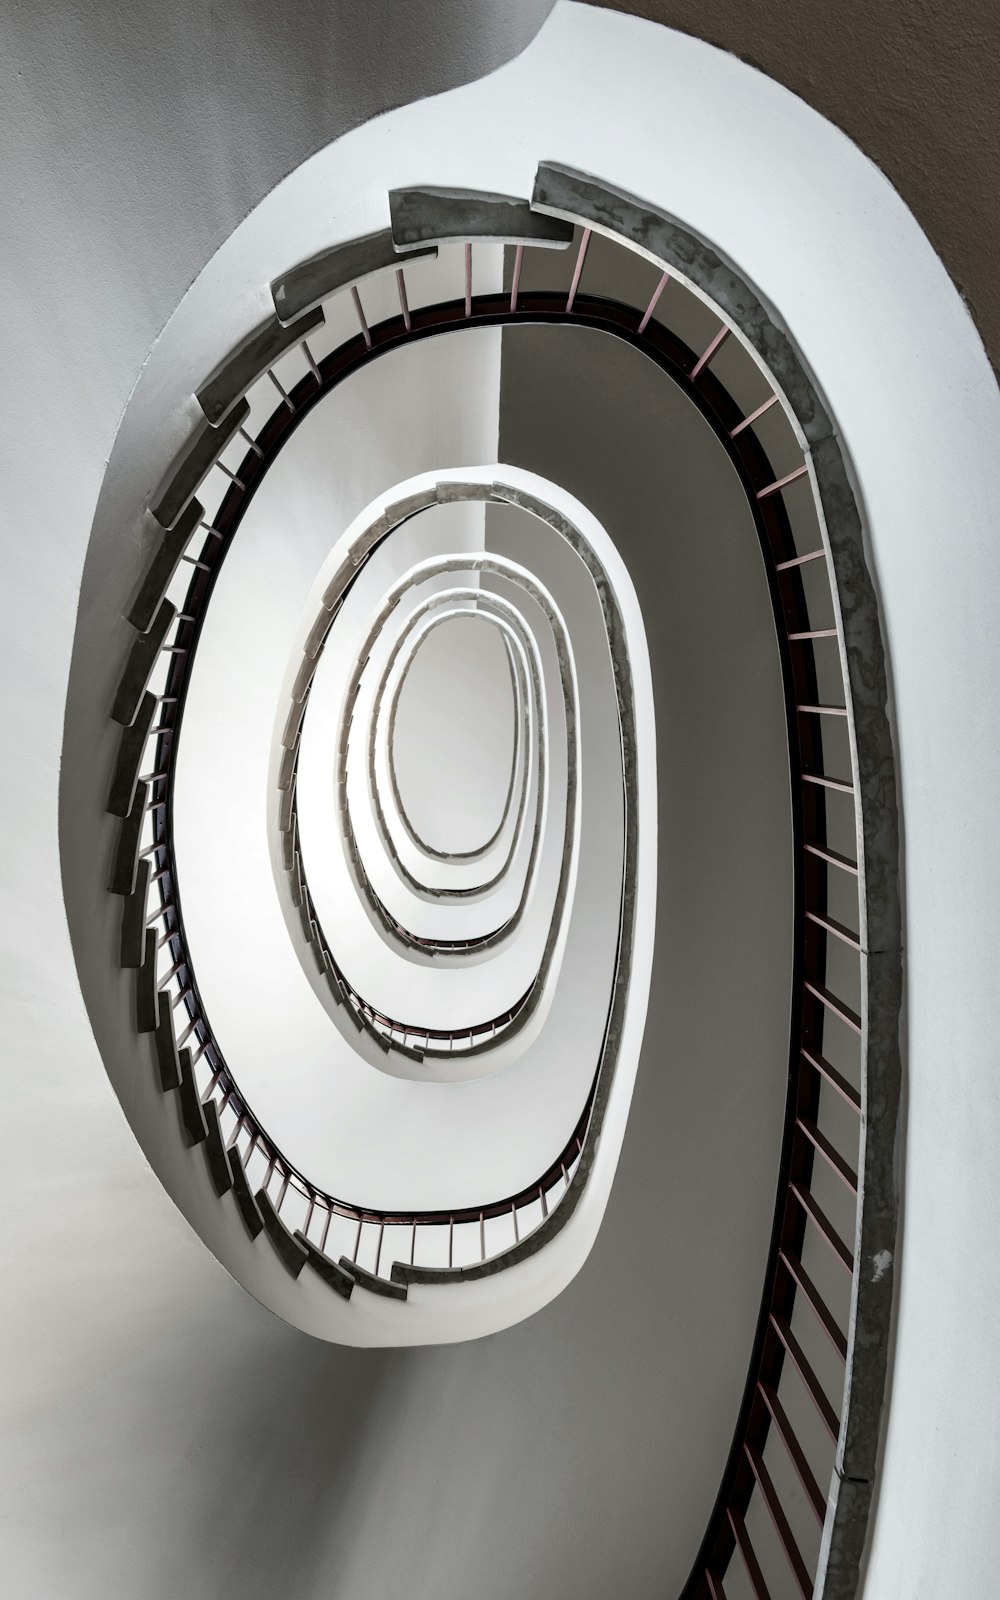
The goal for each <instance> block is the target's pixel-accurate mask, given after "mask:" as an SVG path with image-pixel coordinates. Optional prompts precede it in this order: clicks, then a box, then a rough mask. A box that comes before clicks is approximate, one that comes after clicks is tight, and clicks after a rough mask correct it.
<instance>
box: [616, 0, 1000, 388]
mask: <svg viewBox="0 0 1000 1600" xmlns="http://www.w3.org/2000/svg"><path fill="white" fill-rule="evenodd" d="M587 3H588V4H604V5H605V8H606V9H608V10H614V11H625V12H628V13H630V14H631V15H633V16H640V17H648V18H649V19H650V20H652V21H654V22H662V23H663V24H664V25H665V26H667V27H670V28H677V29H678V30H679V31H680V32H681V33H689V34H693V35H694V36H695V37H697V38H701V39H706V40H707V41H708V42H709V43H710V44H714V45H718V46H719V47H720V49H723V50H728V51H730V52H732V54H733V55H736V56H739V57H740V59H741V60H743V61H746V62H748V63H749V65H751V66H753V67H757V68H758V69H759V70H760V71H761V72H765V73H767V75H768V77H771V78H774V79H776V80H777V82H778V83H782V84H784V85H785V87H786V88H788V89H791V90H792V92H793V93H794V94H797V95H799V96H800V98H801V99H803V100H805V101H807V102H808V104H809V105H811V106H814V107H815V109H816V110H817V111H820V112H822V114H823V116H825V117H828V118H829V119H830V121H831V122H834V123H836V125H837V126H838V127H839V128H842V129H843V130H844V132H845V133H846V134H848V136H849V137H850V138H851V139H853V140H854V142H855V144H857V145H859V146H860V148H861V149H862V150H863V151H864V152H865V154H866V155H868V156H870V158H871V159H872V160H873V161H874V162H875V163H876V164H877V166H879V167H880V168H881V170H882V171H883V172H884V173H885V175H886V177H887V178H888V179H889V181H890V182H891V183H892V184H893V185H894V187H895V188H896V189H897V190H898V191H899V193H900V194H901V195H902V196H903V199H904V200H905V201H906V203H907V205H908V206H909V207H910V209H911V210H912V212H913V214H914V216H915V217H916V218H917V221H918V222H919V223H920V225H921V227H922V228H923V229H924V231H925V232H926V234H927V236H928V238H929V239H930V240H931V243H932V244H933V245H934V248H935V249H936V250H937V251H938V253H939V255H940V256H941V258H942V260H943V261H944V263H945V266H946V267H947V268H948V271H949V272H950V274H951V276H952V279H953V280H954V282H955V284H956V286H957V288H958V290H959V293H960V294H961V295H962V298H963V299H964V300H965V302H966V304H967V306H968V308H969V311H970V313H971V315H972V317H973V318H974V320H975V322H976V325H977V327H978V328H979V332H980V334H981V335H982V338H983V341H984V343H985V345H986V349H987V351H988V353H989V356H990V359H991V361H992V363H993V368H994V371H998V372H1000V274H998V272H997V238H996V233H997V209H998V205H997V202H998V198H1000V94H998V90H997V85H998V83H1000V6H997V5H995V4H994V3H993V0H881V3H880V4H878V5H872V4H871V3H870V0H840V3H839V4H837V5H836V6H830V7H819V6H794V5H790V4H789V3H788V0H753V3H752V4H750V5H748V4H747V3H746V0H714V4H712V5H706V4H705V3H704V0H587ZM710 114H711V108H710V107H706V115H710Z"/></svg>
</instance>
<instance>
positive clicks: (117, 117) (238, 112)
mask: <svg viewBox="0 0 1000 1600" xmlns="http://www.w3.org/2000/svg"><path fill="white" fill-rule="evenodd" d="M552 5H553V0H504V3H503V4H498V3H497V0H407V3H406V5H405V6H402V5H400V4H399V3H398V0H363V3H360V0H302V3H300V4H299V5H297V6H296V7H295V8H294V10H293V11H289V10H288V9H287V8H283V7H280V6H276V5H274V4H273V3H272V0H213V4H212V5H211V6H205V5H203V4H199V3H198V0H169V4H166V5H164V4H162V3H161V0H102V3H101V4H100V5H90V6H80V5H79V4H75V3H74V0H55V3H53V4H47V5H43V6H12V7H7V8H6V11H7V14H6V15H5V18H4V54H5V58H6V61H7V63H8V65H9V66H10V67H11V68H12V69H13V70H11V71H10V72H9V73H8V74H7V89H6V91H5V106H4V109H3V112H2V113H0V131H2V147H3V149H4V171H3V173H0V208H2V209H3V210H4V211H6V212H7V213H8V214H9V215H10V216H11V217H14V216H16V217H18V218H19V219H21V223H22V225H21V226H18V227H17V228H14V229H12V230H11V237H10V239H9V241H8V242H9V244H10V245H11V247H12V252H11V253H8V252H7V251H5V256H8V260H7V261H6V262H5V263H4V265H3V267H2V268H0V278H3V279H6V278H8V275H9V279H10V286H11V287H10V292H11V293H12V294H16V295H17V297H18V298H21V296H22V294H23V291H24V290H25V288H26V287H27V286H28V285H34V287H35V288H36V290H37V287H38V283H37V264H36V259H35V258H37V257H38V255H39V254H40V255H41V259H42V261H43V262H46V264H47V263H48V262H50V261H51V262H53V263H55V262H57V261H58V260H59V259H61V256H62V253H63V252H64V250H65V247H66V242H67V239H68V238H69V239H72V240H73V241H74V242H75V244H76V245H77V246H78V247H79V246H80V245H85V246H86V253H87V254H88V255H89V256H93V254H94V253H95V252H96V255H97V257H98V258H101V257H103V258H104V259H105V262H106V266H105V270H104V273H103V275H96V274H95V275H93V276H91V273H88V272H87V271H86V270H84V272H83V274H82V278H81V280H80V281H78V282H77V285H76V289H77V295H78V303H79V298H80V297H82V298H83V299H84V300H86V299H87V295H88V289H89V290H90V291H91V293H92V294H94V290H95V289H96V284H97V283H98V282H100V285H101V292H102V293H103V295H105V296H108V295H110V302H109V300H108V299H102V300H100V301H99V300H98V296H97V295H96V294H94V299H93V301H92V303H91V305H90V312H91V314H92V316H93V317H94V318H95V319H96V320H97V322H98V325H99V327H100V334H101V338H102V339H105V340H107V339H108V338H109V337H110V336H112V334H111V328H110V326H109V322H110V318H109V313H108V304H109V303H113V305H114V308H115V316H114V322H115V330H114V334H113V337H115V338H118V339H119V340H120V339H121V322H122V311H123V308H124V307H125V306H128V307H129V308H131V309H132V310H133V312H134V314H135V315H136V316H137V317H138V319H139V320H140V325H141V327H142V328H144V330H145V340H144V343H143V344H142V346H141V348H139V349H138V350H137V351H136V352H135V355H136V359H137V360H141V358H142V356H143V355H144V354H145V349H146V348H147V347H148V344H149V342H150V340H151V339H152V338H153V337H154V336H155V334H156V333H157V332H158V331H159V329H160V328H162V326H163V324H164V323H165V322H166V320H167V318H168V317H169V315H170V313H171V312H172V311H173V310H174V307H175V306H176V304H177V302H178V301H179V300H180V298H181V296H182V295H183V294H184V293H185V291H186V290H187V288H188V287H189V285H190V284H191V282H192V281H193V279H194V278H195V277H196V276H197V274H198V273H199V272H200V271H201V269H202V267H203V266H204V265H205V262H206V261H207V260H208V259H209V258H210V257H211V256H212V254H213V253H214V252H215V250H217V249H218V247H219V245H221V244H222V242H223V240H225V239H226V238H228V236H229V234H230V233H231V232H232V230H233V229H234V228H235V227H236V225H237V223H238V222H240V221H241V220H242V219H243V217H245V216H246V215H247V213H248V212H249V211H251V210H252V209H253V207H254V206H256V205H257V204H258V202H259V201H260V200H262V199H263V197H264V196H265V195H266V194H267V193H268V191H269V190H270V189H272V188H274V186H275V185H276V184H277V183H279V182H280V180H281V179H282V178H284V177H285V176H286V174H287V173H289V172H291V171H293V170H294V168H295V167H297V166H298V165H299V164H300V163H301V162H303V161H305V160H306V158H307V157H308V156H310V155H312V154H313V153H314V152H315V151H317V150H319V149H321V148H322V147H323V146H324V145H326V144H329V143H330V142H331V141H332V140H334V139H336V138H339V136H340V135H341V134H343V133H346V132H348V131H349V129H351V128H355V127H357V126H359V125H360V124H361V123H362V122H366V121H367V120H368V119H369V118H371V117H374V116H378V115H379V114H380V113H382V112H384V111H388V110H390V109H391V108H393V107H396V106H403V105H407V104H409V103H410V102H411V101H413V100H420V99H423V98H425V97H426V96H428V95H435V94H440V93H442V92H443V91H444V90H446V89H451V88H455V87H457V86H458V85H459V84H464V83H469V82H471V81H472V80H473V79H475V78H478V77H481V76H483V75H485V74H486V73H488V72H492V71H493V70H494V69H495V68H496V67H499V66H501V65H502V64H503V63H504V62H505V61H508V60H510V59H511V58H512V57H514V56H515V55H517V54H518V53H519V52H520V51H521V50H523V49H524V47H525V46H526V45H527V44H528V43H530V41H531V39H533V38H534V36H535V34H536V33H537V32H538V29H539V28H540V27H541V25H542V23H543V22H544V21H545V18H546V17H547V16H548V14H549V12H550V10H551V9H552ZM192 169H195V170H196V171H197V174H198V176H197V181H196V182H193V181H192ZM8 174H9V183H10V190H9V195H8V196H6V197H5V196H4V193H3V191H4V188H5V187H6V185H5V181H4V180H6V179H7V178H8ZM26 194H27V195H29V196H30V197H31V203H30V210H27V211H26V205H25V195H26ZM5 200H6V203H4V202H5ZM25 221H26V222H27V226H24V222H25ZM25 242H27V244H28V246H29V247H30V249H31V251H32V257H31V258H27V257H26V258H25V259H24V260H21V259H19V254H20V248H21V246H22V244H24V243H25ZM14 250H16V252H17V253H13V252H14ZM92 271H93V268H92V269H91V272H92ZM54 276H56V277H57V276H58V272H57V271H56V272H55V273H54ZM130 320H131V318H129V317H126V318H125V322H126V325H127V324H128V322H129V321H130ZM140 337H141V335H140ZM77 349H79V344H78V343H77ZM136 370H137V368H133V369H132V370H131V372H130V373H129V376H128V381H129V382H131V381H132V380H133V379H134V377H135V372H136Z"/></svg>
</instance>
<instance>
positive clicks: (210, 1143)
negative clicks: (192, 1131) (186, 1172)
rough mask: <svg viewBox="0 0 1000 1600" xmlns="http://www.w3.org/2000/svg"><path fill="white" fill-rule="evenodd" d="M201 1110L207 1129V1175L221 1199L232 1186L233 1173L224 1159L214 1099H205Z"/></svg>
mask: <svg viewBox="0 0 1000 1600" xmlns="http://www.w3.org/2000/svg"><path fill="white" fill-rule="evenodd" d="M202 1112H203V1114H204V1117H205V1128H206V1131H207V1140H206V1144H205V1159H206V1161H207V1162H208V1171H209V1176H210V1177H211V1179H212V1183H213V1185H214V1186H215V1192H216V1194H217V1195H218V1196H219V1198H220V1200H221V1198H222V1196H223V1195H224V1194H227V1193H228V1192H229V1190H230V1189H231V1188H232V1187H233V1174H232V1172H231V1171H230V1168H229V1162H228V1161H227V1159H226V1146H225V1143H224V1141H223V1138H222V1129H221V1127H220V1126H219V1108H218V1106H217V1105H216V1103H215V1101H214V1100H206V1101H205V1104H204V1106H203V1107H202Z"/></svg>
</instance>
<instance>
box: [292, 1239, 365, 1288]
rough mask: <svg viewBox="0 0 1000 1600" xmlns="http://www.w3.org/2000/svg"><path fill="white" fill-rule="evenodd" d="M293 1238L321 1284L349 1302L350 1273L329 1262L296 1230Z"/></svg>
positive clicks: (333, 1262) (351, 1281) (328, 1259)
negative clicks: (303, 1251) (321, 1280)
mask: <svg viewBox="0 0 1000 1600" xmlns="http://www.w3.org/2000/svg"><path fill="white" fill-rule="evenodd" d="M295 1238H296V1239H297V1240H298V1242H299V1244H300V1245H302V1247H303V1249H304V1250H305V1251H306V1260H307V1262H308V1265H309V1266H310V1267H312V1269H313V1271H314V1272H318V1273H319V1275H320V1277H321V1278H322V1279H323V1282H324V1283H328V1284H329V1285H330V1288H331V1289H333V1290H334V1291H335V1292H336V1293H337V1294H339V1295H342V1296H343V1298H344V1299H345V1300H349V1299H350V1298H351V1294H352V1293H353V1290H354V1278H353V1277H352V1275H351V1273H349V1272H345V1271H344V1268H343V1267H340V1266H338V1265H337V1263H336V1261H331V1260H330V1257H329V1256H325V1255H324V1254H323V1252H322V1250H319V1249H317V1247H316V1246H315V1245H314V1244H313V1243H312V1241H311V1240H309V1239H307V1238H306V1236H305V1234H304V1233H301V1232H299V1230H298V1229H296V1231H295Z"/></svg>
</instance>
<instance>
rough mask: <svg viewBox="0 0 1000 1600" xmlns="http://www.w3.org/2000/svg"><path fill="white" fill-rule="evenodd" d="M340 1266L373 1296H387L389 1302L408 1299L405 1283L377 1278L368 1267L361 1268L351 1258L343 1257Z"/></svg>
mask: <svg viewBox="0 0 1000 1600" xmlns="http://www.w3.org/2000/svg"><path fill="white" fill-rule="evenodd" d="M340 1265H341V1266H342V1267H343V1269H344V1271H345V1272H349V1273H350V1274H351V1277H352V1278H353V1279H354V1281H355V1283H359V1284H360V1285H361V1287H362V1289H370V1290H371V1292H372V1294H381V1295H385V1297H386V1299H388V1300H405V1299H406V1284H405V1283H390V1282H389V1279H388V1278H377V1277H376V1276H375V1274H374V1272H369V1271H368V1268H367V1267H359V1266H358V1264H357V1262H355V1261H352V1260H351V1259H350V1257H349V1256H341V1258H340Z"/></svg>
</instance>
